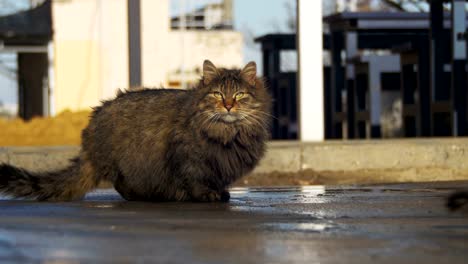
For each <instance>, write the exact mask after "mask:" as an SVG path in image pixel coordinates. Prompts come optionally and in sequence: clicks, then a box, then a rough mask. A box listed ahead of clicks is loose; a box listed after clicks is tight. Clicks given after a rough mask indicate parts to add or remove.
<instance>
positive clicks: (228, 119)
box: [220, 113, 239, 124]
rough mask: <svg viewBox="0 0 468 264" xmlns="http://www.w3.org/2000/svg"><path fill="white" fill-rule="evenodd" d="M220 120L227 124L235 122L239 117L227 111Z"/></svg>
mask: <svg viewBox="0 0 468 264" xmlns="http://www.w3.org/2000/svg"><path fill="white" fill-rule="evenodd" d="M220 120H221V121H222V122H224V123H228V124H231V123H235V122H237V121H239V118H238V117H237V116H236V115H233V114H230V113H227V114H224V115H223V116H222V117H221V118H220Z"/></svg>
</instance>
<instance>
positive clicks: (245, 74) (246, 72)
mask: <svg viewBox="0 0 468 264" xmlns="http://www.w3.org/2000/svg"><path fill="white" fill-rule="evenodd" d="M241 76H242V78H244V80H246V81H247V82H248V83H249V84H250V85H252V86H255V81H256V80H257V64H255V62H253V61H251V62H249V63H247V65H245V67H244V69H242V71H241Z"/></svg>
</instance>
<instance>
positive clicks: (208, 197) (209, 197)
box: [193, 190, 221, 203]
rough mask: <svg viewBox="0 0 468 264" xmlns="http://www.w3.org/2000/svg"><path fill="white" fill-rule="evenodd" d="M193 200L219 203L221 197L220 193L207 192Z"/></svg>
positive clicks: (194, 197)
mask: <svg viewBox="0 0 468 264" xmlns="http://www.w3.org/2000/svg"><path fill="white" fill-rule="evenodd" d="M193 199H194V200H195V201H197V202H208V203H209V202H219V201H221V195H220V194H219V193H218V192H215V191H212V190H207V191H203V192H200V193H198V194H196V195H194V196H193Z"/></svg>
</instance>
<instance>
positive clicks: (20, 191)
mask: <svg viewBox="0 0 468 264" xmlns="http://www.w3.org/2000/svg"><path fill="white" fill-rule="evenodd" d="M98 183H99V179H98V178H97V177H96V175H95V173H94V170H93V168H92V166H91V164H89V163H88V162H83V161H81V160H80V159H79V158H75V159H73V160H71V165H70V166H68V167H67V168H65V169H62V170H57V171H51V172H43V173H33V172H29V171H27V170H25V169H21V168H17V167H14V166H11V165H8V164H0V193H3V194H6V195H9V196H13V197H17V198H20V197H23V198H34V199H37V200H39V201H71V200H78V199H81V198H82V197H83V196H84V195H85V194H86V193H87V192H88V191H90V190H91V189H93V188H95V187H96V186H97V184H98Z"/></svg>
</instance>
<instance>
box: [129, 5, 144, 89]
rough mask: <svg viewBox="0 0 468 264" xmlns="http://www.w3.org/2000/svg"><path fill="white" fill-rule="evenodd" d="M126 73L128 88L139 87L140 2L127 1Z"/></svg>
mask: <svg viewBox="0 0 468 264" xmlns="http://www.w3.org/2000/svg"><path fill="white" fill-rule="evenodd" d="M127 7H128V9H127V16H128V56H129V60H128V62H129V63H128V66H129V69H128V72H129V85H130V87H138V86H141V21H140V0H127Z"/></svg>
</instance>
